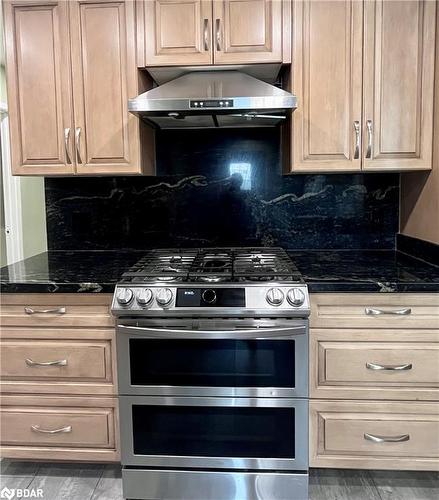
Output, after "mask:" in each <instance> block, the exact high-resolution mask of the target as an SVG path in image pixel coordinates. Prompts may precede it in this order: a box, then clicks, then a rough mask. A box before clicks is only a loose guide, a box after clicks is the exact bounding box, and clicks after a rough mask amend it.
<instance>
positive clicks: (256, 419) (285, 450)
mask: <svg viewBox="0 0 439 500" xmlns="http://www.w3.org/2000/svg"><path fill="white" fill-rule="evenodd" d="M132 417H133V443H134V454H135V455H177V456H201V457H241V458H290V459H291V458H295V450H294V431H295V419H294V408H261V407H217V406H214V407H213V406H210V407H205V406H204V407H203V406H200V407H199V406H149V405H133V406H132Z"/></svg>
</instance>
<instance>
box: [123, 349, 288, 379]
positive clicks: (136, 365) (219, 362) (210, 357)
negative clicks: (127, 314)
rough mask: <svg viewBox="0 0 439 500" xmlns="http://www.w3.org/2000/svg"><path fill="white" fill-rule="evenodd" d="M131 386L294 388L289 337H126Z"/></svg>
mask: <svg viewBox="0 0 439 500" xmlns="http://www.w3.org/2000/svg"><path fill="white" fill-rule="evenodd" d="M129 342H130V366H131V384H132V385H172V386H198V387H203V386H205V387H294V386H295V385H294V384H295V380H294V378H295V377H294V373H295V362H294V359H295V356H294V351H295V345H294V340H207V339H206V340H194V339H187V340H176V339H170V340H161V339H130V341H129Z"/></svg>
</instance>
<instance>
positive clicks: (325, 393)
mask: <svg viewBox="0 0 439 500" xmlns="http://www.w3.org/2000/svg"><path fill="white" fill-rule="evenodd" d="M310 343H311V349H310V351H311V362H310V381H311V383H310V387H311V388H310V393H311V397H315V398H330V399H331V398H342V399H363V398H366V399H367V398H371V399H415V400H438V399H439V331H438V330H424V329H423V330H405V329H404V330H351V329H349V330H348V329H345V330H333V329H324V330H323V329H322V330H320V329H311V334H310Z"/></svg>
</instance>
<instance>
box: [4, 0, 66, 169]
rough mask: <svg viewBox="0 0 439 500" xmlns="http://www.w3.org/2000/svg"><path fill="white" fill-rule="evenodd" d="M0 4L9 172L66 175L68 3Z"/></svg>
mask: <svg viewBox="0 0 439 500" xmlns="http://www.w3.org/2000/svg"><path fill="white" fill-rule="evenodd" d="M3 6H4V16H5V27H6V29H5V40H6V63H7V70H8V71H7V83H8V115H9V126H10V141H11V163H12V170H13V173H15V174H29V175H38V174H45V173H47V174H71V173H73V172H74V164H73V152H72V148H71V145H72V137H71V131H72V128H73V108H72V101H71V73H70V62H69V61H70V47H69V39H68V36H66V34H65V31H66V28H67V27H68V3H67V2H64V1H57V2H53V1H52V2H50V1H47V2H41V4H36V3H32V4H31V3H29V2H4V4H3Z"/></svg>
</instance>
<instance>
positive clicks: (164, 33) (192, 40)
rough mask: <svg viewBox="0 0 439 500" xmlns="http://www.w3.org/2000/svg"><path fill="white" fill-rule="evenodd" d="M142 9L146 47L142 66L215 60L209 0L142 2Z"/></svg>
mask: <svg viewBox="0 0 439 500" xmlns="http://www.w3.org/2000/svg"><path fill="white" fill-rule="evenodd" d="M142 9H144V12H142ZM139 10H140V12H139V14H140V15H139V18H140V20H141V21H143V22H144V26H142V25H140V24H139V26H138V28H139V27H141V28H143V30H144V31H143V32H144V36H143V38H144V50H145V53H144V61H141V62H140V66H167V65H175V64H180V65H190V64H212V63H213V52H212V4H211V2H210V1H209V0H156V1H154V2H149V1H147V2H139ZM142 14H143V16H142Z"/></svg>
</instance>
